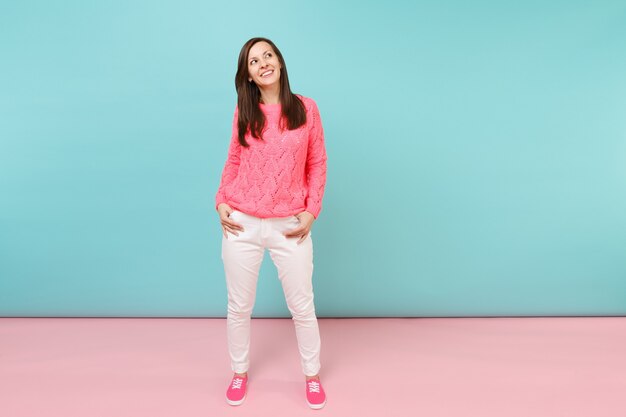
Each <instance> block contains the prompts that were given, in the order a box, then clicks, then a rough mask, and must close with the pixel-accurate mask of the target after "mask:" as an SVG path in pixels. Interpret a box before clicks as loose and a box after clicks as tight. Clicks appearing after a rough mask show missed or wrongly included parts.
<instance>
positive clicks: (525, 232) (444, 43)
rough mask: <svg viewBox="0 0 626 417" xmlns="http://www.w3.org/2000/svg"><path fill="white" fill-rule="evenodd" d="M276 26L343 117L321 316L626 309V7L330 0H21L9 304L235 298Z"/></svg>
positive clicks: (0, 261) (6, 76)
mask: <svg viewBox="0 0 626 417" xmlns="http://www.w3.org/2000/svg"><path fill="white" fill-rule="evenodd" d="M254 36H266V37H269V38H270V39H272V40H274V42H275V43H276V44H277V46H278V47H279V48H280V49H281V51H282V53H283V55H284V57H285V59H286V63H287V67H288V70H289V74H290V79H291V85H292V89H293V90H294V92H297V93H300V94H304V95H306V96H309V97H312V98H314V99H315V100H316V102H317V104H318V106H319V108H320V112H321V114H322V120H323V123H324V129H325V134H326V146H327V151H328V156H329V160H328V163H329V166H328V182H327V188H326V195H325V200H324V208H323V210H322V213H321V216H320V218H319V219H318V221H317V222H316V223H315V225H314V230H313V238H314V245H315V276H314V285H315V296H316V306H317V312H318V316H320V317H326V316H337V317H338V316H503V315H508V316H511V315H520V316H526V315H623V314H626V160H625V159H626V158H625V157H626V116H625V115H626V47H625V45H626V3H625V2H623V1H575V2H572V1H553V2H548V3H545V2H540V1H529V2H517V1H497V2H496V1H475V2H464V1H443V2H441V1H420V2H409V1H396V2H382V1H380V2H367V1H366V2H363V1H344V2H336V1H330V0H322V1H316V2H304V1H302V2H300V1H284V2H281V1H275V2H270V3H268V4H263V3H259V2H256V1H255V2H252V1H238V2H230V4H229V2H219V3H218V2H206V1H169V2H154V1H117V2H84V1H64V2H60V3H59V2H45V1H22V2H9V1H4V2H2V4H1V5H0V60H1V64H0V91H1V95H0V112H1V114H2V116H1V117H0V315H4V316H173V317H176V316H213V317H223V316H224V315H225V311H226V287H225V282H224V276H223V269H222V263H221V258H220V247H221V231H220V227H219V223H218V218H217V215H216V213H215V211H214V195H215V192H216V190H217V187H218V184H219V179H220V175H221V171H222V167H223V164H224V161H225V158H226V151H227V147H228V141H229V138H230V128H231V120H232V112H233V110H234V106H235V103H236V95H235V89H234V75H235V71H236V60H237V56H238V53H239V49H240V48H241V46H242V45H243V43H244V42H245V41H246V40H248V39H249V38H251V37H254ZM255 315H256V316H258V317H260V316H288V311H287V308H286V305H285V302H284V299H283V295H282V291H281V288H280V284H279V282H278V279H277V278H276V271H275V268H274V266H273V264H272V263H271V261H270V260H269V257H266V260H265V263H264V266H263V268H262V273H261V276H260V279H259V288H258V294H257V304H256V308H255Z"/></svg>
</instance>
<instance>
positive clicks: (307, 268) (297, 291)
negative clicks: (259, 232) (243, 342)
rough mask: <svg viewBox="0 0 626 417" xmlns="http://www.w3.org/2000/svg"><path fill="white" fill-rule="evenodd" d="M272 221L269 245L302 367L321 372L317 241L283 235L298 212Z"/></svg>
mask: <svg viewBox="0 0 626 417" xmlns="http://www.w3.org/2000/svg"><path fill="white" fill-rule="evenodd" d="M271 221H272V228H271V230H272V233H271V239H268V244H267V246H268V249H269V251H270V256H271V257H272V260H273V261H274V264H275V265H276V268H277V269H278V277H279V279H280V281H281V284H282V286H283V291H284V293H285V299H286V301H287V306H288V307H289V311H290V312H291V315H292V317H293V322H294V325H295V328H296V337H297V339H298V348H299V350H300V358H301V365H302V371H303V372H304V374H305V375H306V376H312V375H317V374H318V372H319V370H320V347H321V341H320V333H319V328H318V324H317V317H316V315H315V305H314V303H313V282H312V278H313V241H312V240H311V235H310V234H309V236H308V237H307V238H306V239H305V240H304V241H303V242H302V243H301V244H297V243H296V242H297V241H298V238H286V237H285V236H284V235H283V233H284V232H285V231H287V230H288V229H294V228H296V227H297V226H298V219H297V218H296V217H295V216H291V217H287V218H279V219H271Z"/></svg>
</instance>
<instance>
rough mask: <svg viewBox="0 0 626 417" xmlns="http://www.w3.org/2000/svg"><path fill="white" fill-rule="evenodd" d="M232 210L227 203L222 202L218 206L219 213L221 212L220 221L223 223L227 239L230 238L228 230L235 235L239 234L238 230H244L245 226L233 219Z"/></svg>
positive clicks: (223, 230) (223, 231)
mask: <svg viewBox="0 0 626 417" xmlns="http://www.w3.org/2000/svg"><path fill="white" fill-rule="evenodd" d="M232 212H233V209H232V208H231V207H230V206H229V205H228V204H226V203H220V204H219V205H218V206H217V213H218V214H219V216H220V222H221V223H222V233H224V237H225V238H226V239H228V235H227V234H226V232H230V233H232V234H233V235H235V236H239V233H237V231H240V232H243V226H242V225H240V224H239V223H237V222H235V221H233V220H231V218H230V213H232Z"/></svg>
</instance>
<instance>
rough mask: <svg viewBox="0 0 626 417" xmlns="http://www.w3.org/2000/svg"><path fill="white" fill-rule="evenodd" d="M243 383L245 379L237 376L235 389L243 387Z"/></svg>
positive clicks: (234, 384)
mask: <svg viewBox="0 0 626 417" xmlns="http://www.w3.org/2000/svg"><path fill="white" fill-rule="evenodd" d="M242 383H243V379H241V378H235V379H233V386H232V388H233V389H240V388H241V384H242Z"/></svg>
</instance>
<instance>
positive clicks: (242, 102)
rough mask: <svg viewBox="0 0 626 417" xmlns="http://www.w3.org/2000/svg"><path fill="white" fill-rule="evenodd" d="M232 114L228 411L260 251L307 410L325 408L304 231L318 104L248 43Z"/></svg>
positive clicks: (256, 43)
mask: <svg viewBox="0 0 626 417" xmlns="http://www.w3.org/2000/svg"><path fill="white" fill-rule="evenodd" d="M235 86H236V88H237V107H236V108H235V115H234V119H233V130H232V138H231V142H230V147H229V149H228V157H227V160H226V164H225V166H224V171H223V173H222V180H221V184H220V186H219V189H218V191H217V195H216V201H215V202H216V208H217V211H218V214H219V217H220V221H221V224H222V231H223V234H224V237H223V239H222V260H223V262H224V271H225V274H226V285H227V289H228V314H227V319H226V327H227V337H228V350H229V354H230V360H231V368H232V370H233V372H234V373H235V374H234V376H233V378H232V381H231V383H230V385H229V387H228V390H227V392H226V400H227V402H228V403H229V404H231V405H239V404H241V403H243V401H244V399H245V397H246V388H247V382H248V374H247V371H248V367H249V349H250V316H251V313H252V307H253V306H254V299H255V295H256V284H257V277H258V273H259V267H260V266H261V261H262V259H263V254H264V251H265V249H266V248H267V249H268V250H269V253H270V255H271V258H272V260H273V262H274V264H275V265H276V268H277V269H278V277H279V279H280V281H281V284H282V287H283V291H284V293H285V298H286V301H287V306H288V308H289V311H290V313H291V315H292V317H293V322H294V325H295V328H296V337H297V340H298V349H299V351H300V358H301V366H302V371H303V373H304V375H305V380H306V399H307V403H308V404H309V406H310V407H311V408H314V409H319V408H322V407H323V406H324V404H325V403H326V394H325V393H324V389H323V388H322V385H321V382H320V378H319V370H320V335H319V329H318V324H317V317H316V315H315V306H314V303H313V286H312V276H313V243H312V240H311V226H312V225H313V222H314V220H315V219H316V218H317V216H318V215H319V213H320V211H321V208H322V197H323V194H324V186H325V183H326V149H325V146H324V131H323V128H322V123H321V119H320V114H319V110H318V108H317V105H316V103H315V102H314V101H313V100H312V99H310V98H308V97H304V96H301V95H296V94H293V93H292V92H291V88H290V87H289V78H288V76H287V67H286V66H285V61H284V59H283V56H282V54H281V53H280V51H279V50H278V48H277V47H276V45H274V43H273V42H272V41H270V40H269V39H266V38H252V39H250V40H249V41H248V42H246V43H245V44H244V45H243V47H242V48H241V52H240V53H239V61H238V68H237V75H236V76H235Z"/></svg>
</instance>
